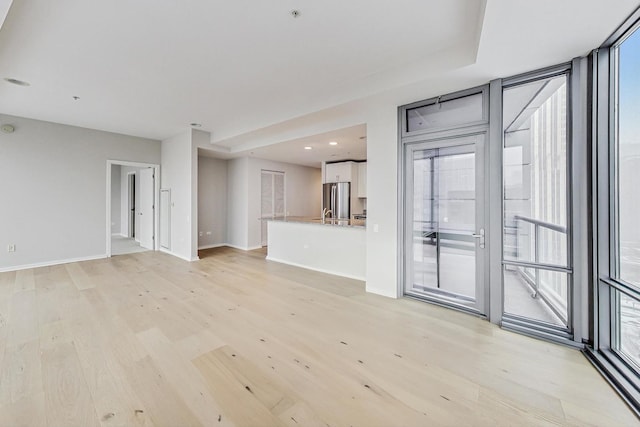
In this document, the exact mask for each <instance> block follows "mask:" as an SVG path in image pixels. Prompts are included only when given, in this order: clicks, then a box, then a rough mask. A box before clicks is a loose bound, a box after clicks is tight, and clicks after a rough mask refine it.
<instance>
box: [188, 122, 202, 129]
mask: <svg viewBox="0 0 640 427" xmlns="http://www.w3.org/2000/svg"><path fill="white" fill-rule="evenodd" d="M191 126H193V127H194V128H201V127H202V124H200V123H191Z"/></svg>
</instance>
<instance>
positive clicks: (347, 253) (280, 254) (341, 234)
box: [267, 221, 367, 280]
mask: <svg viewBox="0 0 640 427" xmlns="http://www.w3.org/2000/svg"><path fill="white" fill-rule="evenodd" d="M268 227H269V247H268V249H267V250H268V253H269V254H268V256H267V259H269V260H272V261H277V262H282V263H285V264H291V265H295V266H298V267H304V268H310V269H312V270H316V271H322V272H324V273H329V274H337V275H339V276H345V277H350V278H352V279H356V280H365V277H366V272H367V266H366V264H367V255H366V253H367V238H366V232H365V229H364V228H362V227H343V226H336V225H325V224H308V223H307V224H304V223H297V222H283V221H269V224H268Z"/></svg>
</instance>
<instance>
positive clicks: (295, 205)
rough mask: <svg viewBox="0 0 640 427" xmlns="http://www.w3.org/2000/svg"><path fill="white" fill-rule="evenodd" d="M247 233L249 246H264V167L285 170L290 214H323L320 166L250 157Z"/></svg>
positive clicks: (286, 194)
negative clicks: (262, 200)
mask: <svg viewBox="0 0 640 427" xmlns="http://www.w3.org/2000/svg"><path fill="white" fill-rule="evenodd" d="M248 162H249V165H248V190H249V193H248V200H247V203H248V209H247V215H248V234H247V247H248V248H249V249H254V248H259V247H261V246H262V228H261V222H260V220H259V218H260V216H261V179H262V170H263V169H265V170H270V171H279V172H284V191H285V208H286V212H287V215H291V216H314V217H318V216H320V211H321V207H320V206H321V204H322V176H321V171H320V169H317V168H310V167H306V166H299V165H293V164H290V163H281V162H274V161H271V160H264V159H256V158H253V157H250V158H248Z"/></svg>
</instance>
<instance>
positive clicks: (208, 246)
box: [198, 243, 229, 251]
mask: <svg viewBox="0 0 640 427" xmlns="http://www.w3.org/2000/svg"><path fill="white" fill-rule="evenodd" d="M223 246H229V245H227V244H226V243H216V244H215V245H203V246H198V250H199V251H200V250H203V249H213V248H221V247H223Z"/></svg>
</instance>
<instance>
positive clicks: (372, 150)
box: [366, 104, 399, 298]
mask: <svg viewBox="0 0 640 427" xmlns="http://www.w3.org/2000/svg"><path fill="white" fill-rule="evenodd" d="M397 112H398V109H397V106H395V105H393V104H391V105H385V104H380V105H378V106H377V107H371V108H370V109H369V110H368V111H367V285H366V288H367V292H373V293H376V294H380V295H385V296H389V297H393V298H396V297H398V296H399V295H398V265H397V263H398V259H397V258H398V211H397V209H398V151H397V150H398V116H397Z"/></svg>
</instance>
